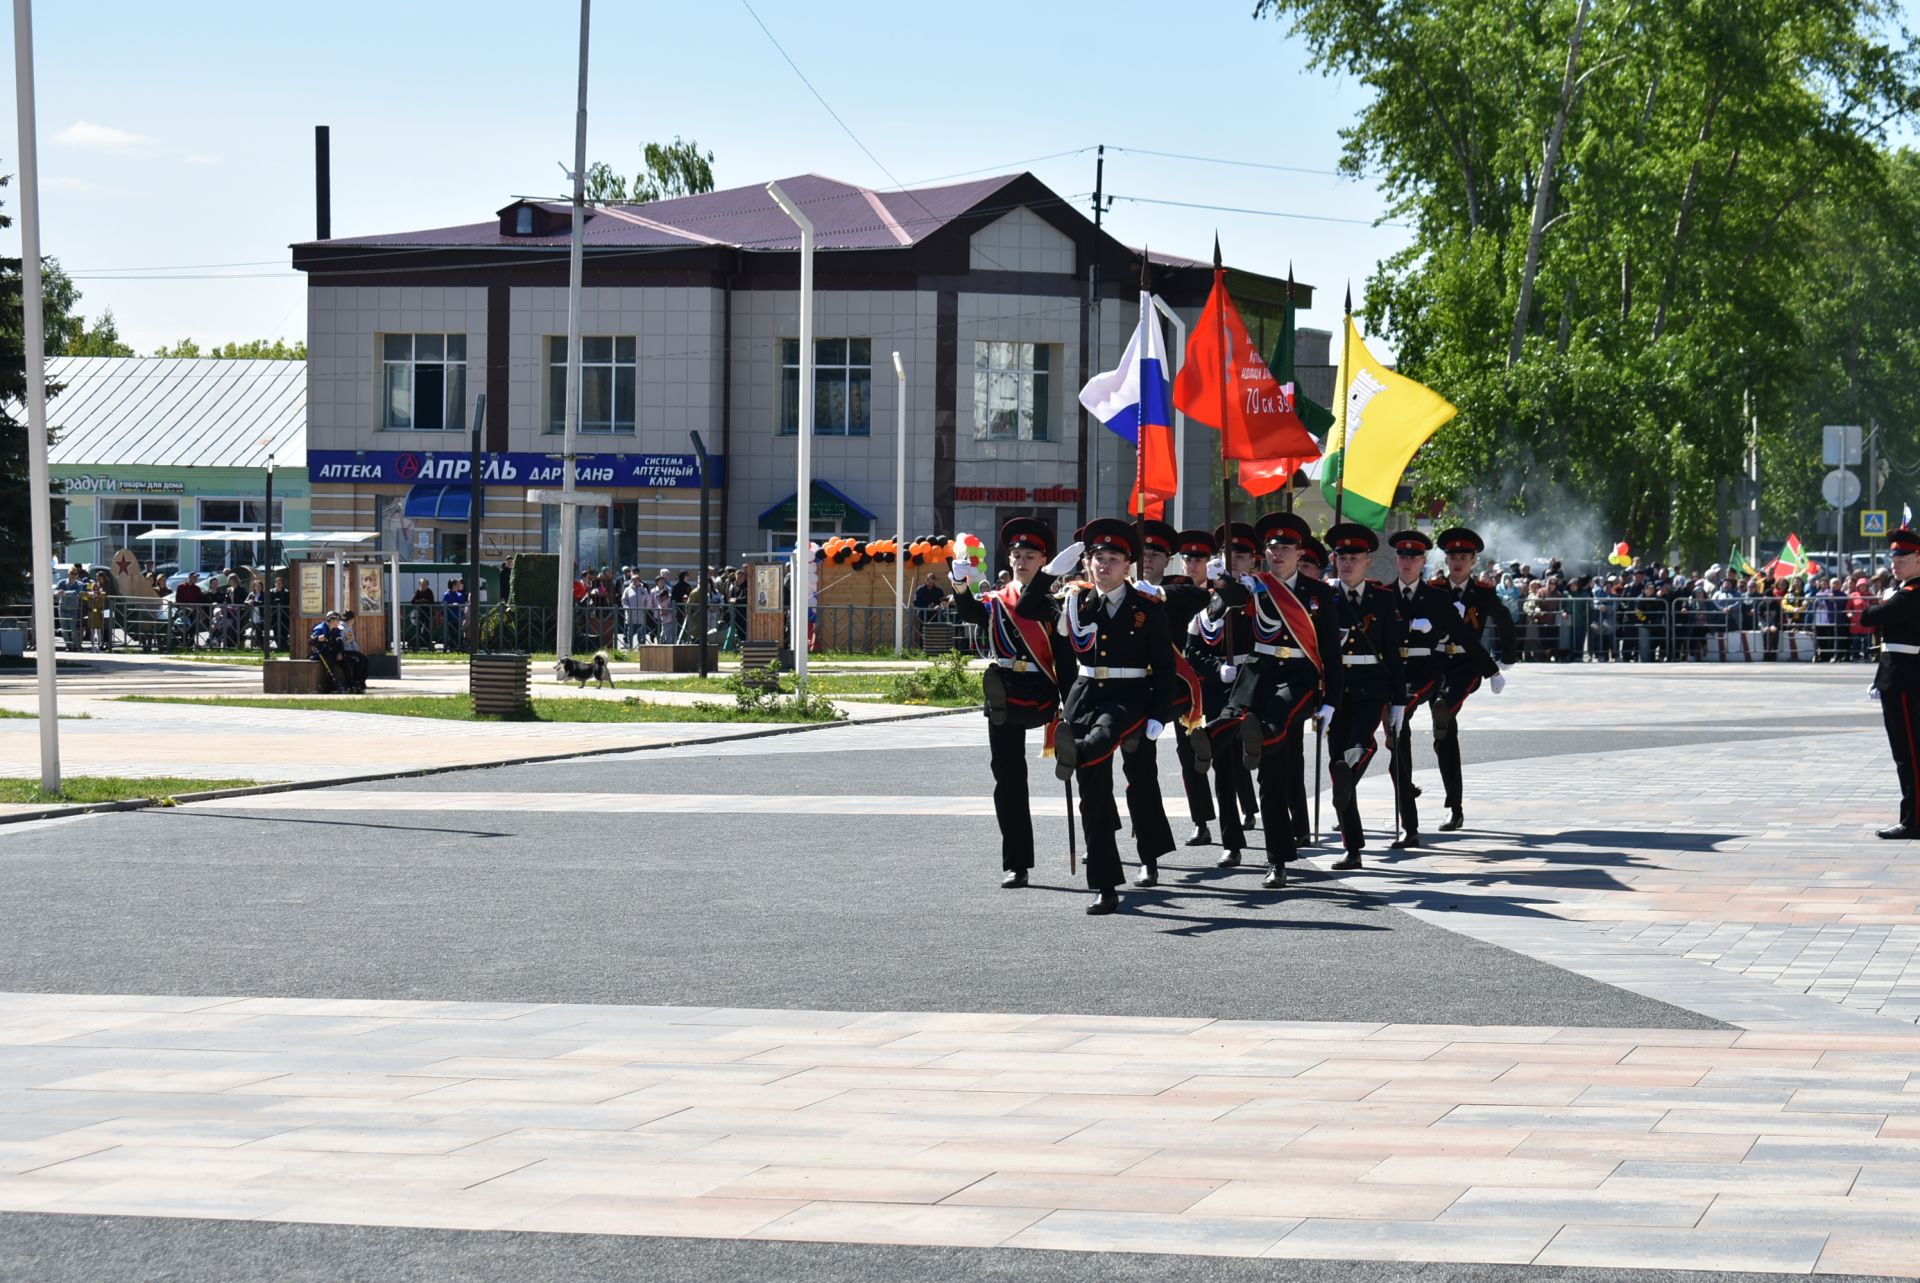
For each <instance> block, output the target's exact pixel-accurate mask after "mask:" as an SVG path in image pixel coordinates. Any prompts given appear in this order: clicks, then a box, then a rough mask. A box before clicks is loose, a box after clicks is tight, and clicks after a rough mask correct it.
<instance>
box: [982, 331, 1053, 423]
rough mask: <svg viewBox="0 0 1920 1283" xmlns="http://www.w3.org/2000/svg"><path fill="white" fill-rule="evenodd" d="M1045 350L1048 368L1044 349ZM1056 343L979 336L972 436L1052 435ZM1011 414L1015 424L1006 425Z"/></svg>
mask: <svg viewBox="0 0 1920 1283" xmlns="http://www.w3.org/2000/svg"><path fill="white" fill-rule="evenodd" d="M1041 353H1045V361H1044V366H1045V368H1040V366H1041V365H1042V364H1043V362H1041V360H1040V359H1039V358H1040V354H1041ZM1058 356H1059V353H1058V349H1057V347H1056V346H1055V345H1054V344H1051V343H1028V342H1025V341H1023V340H1020V339H978V340H975V342H974V345H973V439H974V440H976V441H1052V440H1053V439H1054V437H1053V426H1054V422H1055V419H1056V418H1057V416H1056V415H1055V414H1054V403H1053V398H1054V386H1053V384H1054V380H1053V374H1054V371H1056V370H1057V369H1059V366H1060V362H1059V359H1058ZM1008 414H1010V415H1011V416H1012V419H1011V422H1012V427H1011V428H1010V429H1009V428H1007V427H1005V426H1002V425H1003V424H1004V423H1005V422H1007V420H1005V419H1004V418H1002V417H1001V416H1004V415H1008Z"/></svg>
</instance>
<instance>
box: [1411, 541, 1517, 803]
mask: <svg viewBox="0 0 1920 1283" xmlns="http://www.w3.org/2000/svg"><path fill="white" fill-rule="evenodd" d="M1434 542H1435V543H1437V544H1439V545H1440V551H1441V552H1443V553H1445V554H1446V557H1447V573H1446V574H1445V575H1444V576H1442V577H1440V578H1438V579H1435V580H1434V581H1433V586H1434V587H1435V588H1438V589H1439V590H1440V591H1441V592H1442V593H1444V594H1445V595H1446V599H1447V601H1448V603H1449V604H1450V605H1451V606H1452V607H1453V612H1454V614H1455V616H1456V617H1458V618H1459V619H1460V620H1461V621H1462V622H1463V623H1464V624H1465V625H1466V629H1465V632H1466V634H1467V639H1466V640H1464V641H1462V640H1454V641H1449V642H1446V643H1444V644H1442V645H1441V647H1440V672H1441V679H1440V694H1439V695H1438V696H1437V697H1436V698H1435V699H1434V700H1433V701H1432V703H1430V704H1429V705H1428V708H1429V709H1431V710H1432V713H1431V716H1432V718H1433V755H1434V757H1435V758H1436V759H1437V760H1438V762H1439V764H1440V781H1441V783H1442V784H1444V785H1445V786H1446V790H1447V797H1446V805H1447V819H1446V822H1445V823H1443V824H1442V825H1441V826H1440V831H1441V832H1442V833H1451V832H1453V831H1454V830H1455V829H1458V828H1459V827H1460V826H1461V825H1463V824H1465V823H1466V820H1465V817H1464V815H1463V813H1462V810H1461V790H1460V784H1461V781H1460V708H1461V706H1462V705H1464V704H1465V703H1466V702H1467V696H1469V695H1471V694H1473V692H1475V691H1476V690H1479V689H1480V682H1481V680H1482V679H1483V678H1485V679H1490V684H1491V685H1492V687H1493V693H1494V694H1496V695H1498V694H1499V693H1500V692H1501V691H1502V690H1504V689H1506V685H1507V679H1506V676H1505V674H1506V671H1507V668H1508V666H1509V665H1510V664H1511V663H1512V662H1513V657H1514V655H1515V653H1516V650H1515V644H1514V632H1513V615H1512V613H1511V612H1510V611H1508V610H1507V607H1506V604H1505V603H1504V602H1502V601H1501V600H1500V597H1499V595H1498V594H1497V593H1495V592H1494V591H1493V585H1492V584H1490V583H1487V582H1486V581H1485V580H1481V579H1475V578H1474V577H1473V564H1474V562H1475V561H1476V560H1478V559H1479V556H1480V554H1481V553H1483V552H1485V551H1486V548H1487V545H1486V541H1485V540H1483V539H1481V538H1480V536H1479V535H1477V534H1475V533H1474V532H1473V531H1471V530H1469V529H1467V528H1466V527H1465V526H1452V527H1449V528H1448V529H1446V530H1442V531H1441V532H1440V533H1439V534H1438V535H1436V536H1434ZM1489 623H1491V624H1492V625H1493V631H1494V637H1495V644H1496V646H1497V647H1498V648H1499V654H1498V655H1497V656H1495V655H1493V654H1490V653H1488V651H1487V648H1486V646H1485V645H1484V644H1483V642H1482V640H1481V635H1482V634H1483V633H1484V632H1485V631H1486V627H1487V625H1488V624H1489Z"/></svg>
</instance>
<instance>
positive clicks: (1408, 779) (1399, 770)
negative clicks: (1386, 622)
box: [1387, 530, 1480, 850]
mask: <svg viewBox="0 0 1920 1283" xmlns="http://www.w3.org/2000/svg"><path fill="white" fill-rule="evenodd" d="M1387 542H1388V543H1389V544H1390V545H1392V547H1393V549H1394V553H1395V556H1396V557H1399V556H1400V555H1402V554H1417V555H1418V556H1419V557H1420V559H1421V567H1420V569H1421V571H1424V570H1425V562H1426V555H1427V553H1429V552H1431V551H1432V550H1433V540H1432V539H1431V538H1429V537H1428V536H1427V533H1426V532H1425V531H1423V530H1402V531H1400V532H1399V533H1398V534H1394V535H1389V536H1388V537H1387ZM1387 591H1388V592H1391V593H1392V594H1393V595H1394V599H1395V605H1396V606H1397V607H1398V609H1399V611H1400V626H1401V644H1400V666H1401V668H1402V669H1404V670H1405V673H1406V682H1407V712H1406V717H1405V719H1404V720H1402V721H1401V723H1400V733H1399V734H1398V735H1396V736H1394V737H1393V739H1392V741H1391V743H1390V745H1389V747H1388V758H1387V770H1388V772H1389V773H1390V774H1391V775H1392V777H1393V796H1394V803H1395V805H1396V806H1397V808H1398V810H1399V813H1400V828H1401V836H1400V837H1398V838H1396V839H1394V843H1393V845H1394V848H1395V849H1396V850H1399V849H1404V848H1407V847H1417V846H1419V845H1420V803H1419V791H1418V790H1417V789H1415V788H1414V786H1413V715H1414V713H1415V712H1416V711H1417V710H1418V709H1419V708H1420V706H1421V705H1422V704H1426V703H1429V702H1430V701H1433V700H1435V699H1438V698H1439V696H1440V686H1441V682H1442V680H1443V678H1444V673H1443V672H1442V670H1441V650H1442V649H1443V648H1444V647H1447V646H1458V647H1462V648H1466V647H1471V646H1477V645H1478V644H1479V641H1480V639H1479V637H1478V636H1477V635H1476V634H1475V633H1474V632H1473V630H1472V629H1470V628H1468V627H1467V621H1466V620H1465V619H1464V618H1462V617H1461V615H1460V613H1459V612H1458V611H1456V610H1455V609H1454V608H1453V600H1452V598H1451V597H1450V596H1449V595H1448V594H1446V593H1443V592H1441V591H1440V589H1438V588H1436V587H1435V586H1434V585H1432V584H1430V583H1428V582H1427V580H1426V577H1425V575H1424V574H1423V573H1421V574H1417V575H1416V577H1415V579H1414V581H1413V582H1412V583H1410V584H1409V583H1407V582H1405V580H1404V579H1395V580H1394V582H1393V583H1391V584H1389V585H1388V586H1387Z"/></svg>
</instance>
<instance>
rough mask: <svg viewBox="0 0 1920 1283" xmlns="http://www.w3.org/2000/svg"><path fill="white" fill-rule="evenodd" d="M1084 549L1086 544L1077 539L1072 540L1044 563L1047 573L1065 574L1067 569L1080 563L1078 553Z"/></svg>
mask: <svg viewBox="0 0 1920 1283" xmlns="http://www.w3.org/2000/svg"><path fill="white" fill-rule="evenodd" d="M1086 550H1087V546H1086V545H1085V544H1083V543H1081V542H1080V541H1079V540H1078V539H1076V540H1074V541H1073V542H1072V543H1070V544H1068V545H1067V546H1066V547H1064V548H1062V549H1061V550H1060V551H1059V552H1057V553H1055V554H1054V555H1053V560H1052V561H1049V562H1048V563H1047V565H1046V571H1047V573H1048V574H1050V575H1064V574H1066V573H1067V572H1068V571H1069V570H1072V569H1073V568H1074V567H1075V566H1077V565H1079V564H1080V554H1081V553H1083V552H1085V551H1086Z"/></svg>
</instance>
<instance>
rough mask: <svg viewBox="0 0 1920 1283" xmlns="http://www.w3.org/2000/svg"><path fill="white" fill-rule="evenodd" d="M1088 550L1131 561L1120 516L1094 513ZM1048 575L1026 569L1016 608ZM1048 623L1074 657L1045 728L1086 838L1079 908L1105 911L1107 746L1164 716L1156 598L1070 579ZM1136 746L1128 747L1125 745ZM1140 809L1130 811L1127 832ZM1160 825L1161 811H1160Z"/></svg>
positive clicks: (1141, 734) (1109, 860)
mask: <svg viewBox="0 0 1920 1283" xmlns="http://www.w3.org/2000/svg"><path fill="white" fill-rule="evenodd" d="M1081 538H1082V539H1083V540H1084V542H1085V543H1086V547H1087V551H1088V553H1089V554H1091V553H1094V552H1098V551H1100V550H1101V549H1110V550H1113V551H1117V552H1119V553H1120V554H1121V555H1123V556H1125V557H1127V558H1129V559H1131V560H1132V561H1134V562H1136V563H1137V562H1138V561H1139V559H1140V550H1139V546H1138V544H1137V542H1136V541H1137V539H1138V536H1137V535H1136V534H1135V533H1134V530H1133V527H1132V526H1130V525H1128V524H1127V523H1126V522H1124V521H1120V520H1117V519H1114V518H1110V517H1103V518H1100V519H1098V520H1095V521H1090V522H1088V523H1087V525H1086V527H1085V529H1084V530H1083V531H1082V532H1081ZM1050 588H1051V577H1050V576H1048V575H1047V574H1045V573H1044V572H1043V573H1041V574H1039V575H1035V576H1034V578H1033V580H1032V582H1030V583H1029V584H1028V585H1027V587H1026V590H1025V592H1023V593H1022V594H1021V598H1020V610H1021V611H1022V612H1023V613H1025V612H1027V611H1028V610H1029V603H1030V602H1037V600H1043V599H1045V598H1046V596H1047V595H1048V591H1049V589H1050ZM1055 631H1056V632H1057V633H1058V634H1059V636H1060V637H1061V638H1063V639H1064V640H1065V643H1066V644H1065V645H1064V646H1061V647H1060V648H1059V649H1060V650H1061V651H1062V652H1066V651H1069V650H1070V651H1071V652H1072V653H1073V655H1074V658H1075V660H1076V662H1077V669H1076V673H1075V677H1074V681H1073V685H1072V687H1071V688H1069V689H1068V691H1067V696H1066V700H1065V701H1064V703H1063V704H1062V706H1061V720H1060V727H1059V730H1058V732H1057V733H1056V735H1055V737H1054V759H1055V763H1056V770H1058V771H1061V772H1063V773H1068V774H1071V775H1072V776H1075V777H1077V778H1078V780H1079V784H1080V821H1081V825H1080V827H1081V831H1082V833H1084V835H1085V836H1086V840H1087V886H1088V887H1089V888H1091V889H1092V890H1094V891H1095V892H1098V898H1097V899H1096V900H1095V901H1094V902H1093V904H1092V905H1090V906H1088V909H1087V912H1088V913H1096V914H1098V913H1112V912H1114V911H1115V910H1116V909H1118V908H1119V907H1120V897H1119V895H1118V894H1117V891H1116V888H1118V887H1119V886H1120V884H1121V883H1122V882H1124V881H1125V880H1126V874H1125V871H1124V870H1123V869H1122V868H1121V865H1120V847H1119V844H1118V842H1117V841H1116V840H1115V839H1114V833H1115V831H1116V830H1117V829H1118V828H1119V827H1120V815H1119V810H1118V808H1116V807H1115V806H1114V801H1113V755H1114V753H1116V752H1123V751H1126V749H1125V747H1124V746H1125V745H1127V744H1128V743H1130V742H1135V741H1136V737H1137V743H1138V744H1144V743H1147V742H1148V741H1147V740H1146V732H1147V729H1148V727H1147V723H1148V722H1150V721H1153V722H1159V723H1160V724H1161V725H1162V726H1165V725H1166V724H1167V723H1168V722H1171V721H1172V720H1173V688H1174V683H1175V682H1176V681H1177V678H1176V676H1175V673H1174V653H1173V638H1172V634H1171V633H1170V632H1169V631H1168V628H1167V614H1166V611H1165V609H1164V608H1163V607H1162V605H1161V603H1160V602H1158V601H1156V600H1154V599H1153V598H1150V597H1147V596H1144V595H1142V594H1141V593H1140V592H1139V590H1138V589H1136V588H1135V587H1134V586H1133V585H1132V584H1131V583H1126V582H1123V583H1122V584H1121V585H1120V586H1119V587H1118V588H1116V589H1114V590H1113V591H1112V592H1111V593H1102V592H1100V591H1099V590H1098V589H1096V588H1094V587H1092V586H1090V585H1089V586H1076V587H1074V588H1072V589H1070V590H1069V591H1068V592H1067V595H1066V598H1065V600H1064V602H1063V603H1062V605H1061V607H1060V612H1059V616H1058V622H1057V623H1056V625H1055ZM1133 751H1135V752H1138V751H1139V750H1138V747H1137V745H1136V747H1135V748H1134V749H1133ZM1142 818H1143V817H1141V816H1138V815H1136V816H1135V829H1136V837H1137V836H1138V832H1139V829H1140V821H1141V820H1142ZM1160 822H1161V825H1162V826H1163V827H1164V826H1165V823H1166V817H1165V815H1164V814H1163V815H1162V816H1161V817H1160Z"/></svg>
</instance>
